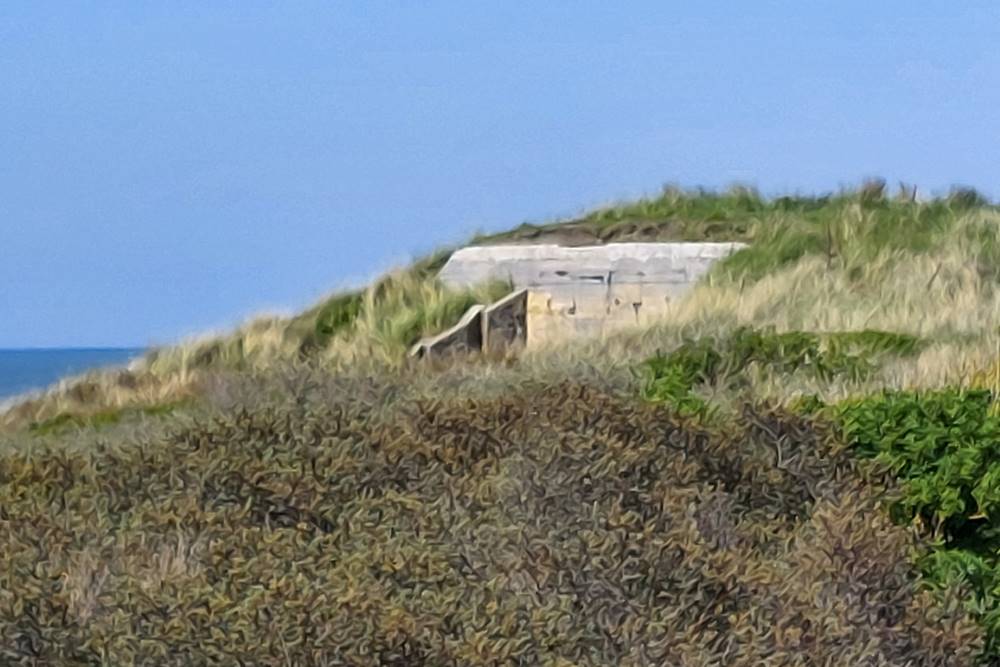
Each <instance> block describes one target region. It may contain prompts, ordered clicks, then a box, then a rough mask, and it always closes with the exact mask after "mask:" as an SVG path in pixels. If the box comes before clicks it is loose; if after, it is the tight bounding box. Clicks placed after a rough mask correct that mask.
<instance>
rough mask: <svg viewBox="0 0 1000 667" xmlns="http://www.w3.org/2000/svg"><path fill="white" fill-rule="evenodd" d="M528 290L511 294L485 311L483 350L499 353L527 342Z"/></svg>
mask: <svg viewBox="0 0 1000 667" xmlns="http://www.w3.org/2000/svg"><path fill="white" fill-rule="evenodd" d="M527 332H528V290H526V289H520V290H516V291H514V292H511V293H510V294H508V295H507V296H505V297H504V298H502V299H500V300H499V301H497V302H495V303H493V304H492V305H490V306H489V307H487V308H486V310H485V311H483V349H484V350H490V351H499V350H503V349H507V348H511V347H515V346H517V345H524V344H525V343H526V342H527Z"/></svg>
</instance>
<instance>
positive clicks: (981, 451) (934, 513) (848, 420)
mask: <svg viewBox="0 0 1000 667" xmlns="http://www.w3.org/2000/svg"><path fill="white" fill-rule="evenodd" d="M994 401H995V397H994V396H993V395H992V394H991V392H989V391H987V390H963V389H954V388H953V389H945V390H941V391H934V392H923V393H917V392H901V391H896V392H885V393H882V394H880V395H877V396H870V397H865V398H860V399H856V400H852V401H847V402H845V403H843V404H841V405H838V406H836V407H835V414H836V417H837V421H838V425H839V427H840V429H841V431H842V433H843V436H844V438H845V440H846V441H847V442H848V443H849V444H850V445H852V446H853V447H854V448H855V450H856V451H858V452H859V453H861V454H862V455H864V456H868V457H873V458H875V459H876V460H877V461H879V462H880V463H881V464H882V465H884V466H885V467H886V468H887V469H888V470H890V471H891V472H892V473H894V474H895V476H896V477H897V478H898V479H899V480H900V482H901V491H902V494H901V497H900V498H899V500H897V501H896V502H895V503H894V504H893V506H892V508H891V511H892V514H893V515H894V517H895V518H896V520H897V521H900V522H913V521H916V522H917V523H918V524H922V525H926V526H928V528H929V529H930V530H931V531H932V534H933V536H934V537H935V538H936V542H935V545H934V548H933V549H932V550H931V551H930V552H929V553H927V554H925V555H924V556H923V557H922V558H921V559H920V565H921V569H922V571H923V573H924V575H925V577H926V579H927V581H928V582H929V583H930V584H931V585H932V586H938V587H940V586H945V585H948V586H952V585H955V584H958V585H961V586H963V587H964V588H966V589H967V590H968V591H969V598H968V601H967V607H968V609H969V610H970V611H972V612H974V613H975V614H976V616H977V617H978V618H979V619H980V621H981V622H982V623H983V625H984V626H985V628H986V631H987V637H988V644H989V653H990V656H991V657H992V658H993V659H1000V416H998V414H997V412H996V410H995V402H994Z"/></svg>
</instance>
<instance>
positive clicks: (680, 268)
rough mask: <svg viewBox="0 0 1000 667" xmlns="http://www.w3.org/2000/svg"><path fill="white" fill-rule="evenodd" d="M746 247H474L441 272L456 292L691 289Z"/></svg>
mask: <svg viewBox="0 0 1000 667" xmlns="http://www.w3.org/2000/svg"><path fill="white" fill-rule="evenodd" d="M743 247H744V245H743V244H741V243H610V244H608V245H601V246H582V247H571V248H567V247H562V246H557V245H498V246H472V247H469V248H462V249H460V250H457V251H456V252H455V253H453V254H452V256H451V257H450V258H449V259H448V262H447V263H446V264H445V265H444V268H442V269H441V273H440V276H439V277H440V279H441V281H442V282H443V283H444V284H445V285H449V286H452V287H469V286H472V285H476V284H479V283H483V282H486V281H489V280H508V281H510V282H511V283H512V284H513V285H514V287H516V288H523V287H528V288H530V287H542V286H544V287H550V286H558V285H571V284H572V285H576V284H596V285H608V284H613V283H641V284H646V283H660V284H671V285H686V284H690V283H693V282H695V281H697V280H698V278H700V277H701V276H702V275H704V274H705V272H706V271H708V269H709V267H710V266H711V265H712V264H713V263H714V262H715V261H717V260H718V259H720V258H722V257H726V256H727V255H729V254H730V253H732V252H735V251H736V250H739V249H741V248H743Z"/></svg>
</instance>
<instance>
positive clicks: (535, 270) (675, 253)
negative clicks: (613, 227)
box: [439, 243, 745, 346]
mask: <svg viewBox="0 0 1000 667" xmlns="http://www.w3.org/2000/svg"><path fill="white" fill-rule="evenodd" d="M744 247H745V245H744V244H742V243H612V244H607V245H600V246H583V247H563V246H558V245H502V246H472V247H468V248H462V249H461V250H458V251H456V252H455V253H454V254H453V255H452V256H451V257H450V258H449V260H448V262H447V263H446V264H445V266H444V267H443V268H442V270H441V273H440V276H439V277H440V280H441V281H442V283H444V284H445V285H447V286H450V287H470V286H472V285H475V284H479V283H483V282H486V281H489V280H504V281H509V282H510V283H511V284H512V285H513V286H514V288H515V289H518V290H527V304H526V311H527V312H526V326H525V329H526V331H525V342H526V344H527V345H528V346H535V345H539V344H542V343H546V342H551V341H557V340H565V339H567V338H572V337H580V336H599V335H603V334H607V333H611V332H613V331H615V330H618V329H621V328H624V327H628V326H636V325H645V324H649V323H652V322H654V321H655V320H657V319H659V318H660V317H662V316H663V315H664V313H665V311H666V308H667V305H668V304H669V303H670V302H671V301H673V300H675V299H677V298H679V297H680V296H682V295H683V294H685V293H686V292H687V291H688V290H690V289H691V287H693V286H694V284H695V283H696V282H697V281H698V279H700V278H701V277H702V276H703V275H705V273H706V272H707V271H708V270H709V268H710V267H711V266H712V264H714V263H715V262H716V261H718V260H719V259H722V258H724V257H726V256H728V255H730V254H731V253H733V252H736V251H737V250H740V249H741V248H744Z"/></svg>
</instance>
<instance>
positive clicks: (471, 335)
mask: <svg viewBox="0 0 1000 667" xmlns="http://www.w3.org/2000/svg"><path fill="white" fill-rule="evenodd" d="M484 310H485V307H484V306H482V305H475V306H472V307H471V308H469V310H467V311H466V312H465V315H463V316H462V319H461V320H459V321H458V324H456V325H455V326H453V327H451V328H450V329H447V330H445V331H442V332H441V333H439V334H438V335H436V336H430V337H428V338H424V339H423V340H421V341H420V342H419V343H417V344H416V345H414V346H413V347H412V348H410V356H411V357H431V356H433V357H440V356H445V355H449V354H454V353H458V352H462V353H465V352H478V351H480V350H481V349H482V347H483V322H482V315H483V311H484Z"/></svg>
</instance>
